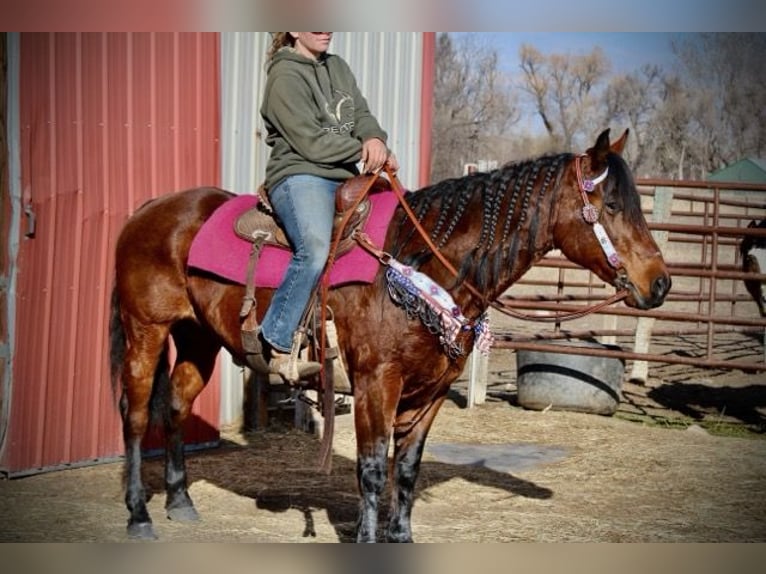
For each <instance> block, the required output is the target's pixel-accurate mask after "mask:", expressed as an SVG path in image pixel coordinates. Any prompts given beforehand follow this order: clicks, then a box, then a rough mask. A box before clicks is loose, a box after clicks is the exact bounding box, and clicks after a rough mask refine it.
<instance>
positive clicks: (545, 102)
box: [519, 44, 610, 149]
mask: <svg viewBox="0 0 766 574" xmlns="http://www.w3.org/2000/svg"><path fill="white" fill-rule="evenodd" d="M519 58H520V60H521V64H520V65H521V70H522V72H523V82H522V85H521V89H522V90H523V91H524V92H526V93H527V94H528V95H529V97H530V98H531V100H532V104H533V106H534V108H535V111H536V113H537V115H539V116H540V119H541V120H542V122H543V126H544V128H545V130H546V132H547V133H548V135H549V136H550V138H551V140H552V143H553V144H554V145H556V146H559V147H562V148H564V149H572V148H573V147H575V146H576V145H578V144H580V143H582V142H584V141H587V140H588V139H589V138H590V137H591V136H592V132H593V130H594V120H595V117H596V115H597V113H596V112H597V109H598V105H599V101H598V97H597V96H598V88H599V87H600V85H601V84H602V83H603V82H604V81H605V79H606V76H607V74H608V72H609V69H610V63H609V60H608V59H607V58H606V56H605V54H604V51H603V50H602V49H601V48H599V47H596V48H594V49H593V50H592V51H591V52H590V53H588V54H584V55H575V54H550V55H545V54H542V53H541V52H540V51H539V50H538V49H537V48H535V47H533V46H530V45H529V44H522V46H521V48H520V49H519Z"/></svg>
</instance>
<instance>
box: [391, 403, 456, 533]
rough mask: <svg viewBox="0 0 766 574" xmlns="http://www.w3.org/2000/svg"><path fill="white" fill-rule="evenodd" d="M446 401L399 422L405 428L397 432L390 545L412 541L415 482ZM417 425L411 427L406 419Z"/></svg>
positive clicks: (404, 417)
mask: <svg viewBox="0 0 766 574" xmlns="http://www.w3.org/2000/svg"><path fill="white" fill-rule="evenodd" d="M443 401H444V397H440V398H439V399H437V400H436V401H435V402H433V403H431V404H430V405H429V406H428V407H427V410H426V412H425V413H424V414H420V413H414V414H413V413H405V414H404V416H401V417H399V419H398V420H397V428H403V429H406V430H405V431H403V432H395V433H394V469H393V472H394V476H393V478H392V480H393V489H392V492H391V510H390V515H389V522H388V532H387V534H386V539H387V540H388V542H412V521H411V518H412V505H413V503H414V499H415V483H416V481H417V479H418V474H419V473H420V462H421V460H422V458H423V448H424V447H425V444H426V437H427V436H428V431H429V430H430V428H431V423H432V422H433V420H434V417H435V416H436V413H437V412H438V411H439V407H440V406H441V404H442V402H443ZM413 417H414V419H415V420H417V422H416V423H415V424H412V425H408V424H407V423H406V421H407V420H413Z"/></svg>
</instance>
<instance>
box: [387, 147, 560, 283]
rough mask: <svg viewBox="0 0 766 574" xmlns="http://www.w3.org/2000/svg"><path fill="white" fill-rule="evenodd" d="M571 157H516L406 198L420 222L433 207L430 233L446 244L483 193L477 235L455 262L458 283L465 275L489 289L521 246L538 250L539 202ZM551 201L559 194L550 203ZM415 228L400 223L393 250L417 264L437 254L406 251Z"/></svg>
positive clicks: (555, 185)
mask: <svg viewBox="0 0 766 574" xmlns="http://www.w3.org/2000/svg"><path fill="white" fill-rule="evenodd" d="M573 157H574V156H573V154H571V153H560V154H556V155H546V156H542V157H539V158H536V159H530V160H524V161H520V162H512V163H508V164H506V165H504V166H502V167H501V168H499V169H497V170H494V171H491V172H487V173H474V174H471V175H468V176H464V177H460V178H453V179H447V180H444V181H442V182H439V183H436V184H434V185H431V186H429V187H425V188H423V189H421V190H419V191H417V192H415V193H410V194H407V201H408V203H409V205H410V206H411V207H412V210H413V212H414V213H415V214H416V215H417V217H418V219H419V220H420V221H423V220H424V218H425V217H426V216H427V215H428V213H429V212H431V211H432V210H435V211H436V213H437V214H438V215H437V218H436V222H435V223H434V225H433V226H432V227H431V231H430V237H431V240H432V241H433V242H434V244H435V245H436V246H437V247H438V248H439V249H442V248H443V247H444V246H445V245H446V244H447V242H448V241H449V240H450V238H451V237H452V236H453V232H454V231H455V230H456V229H457V227H458V225H459V224H460V222H461V221H462V220H463V219H464V218H466V217H475V215H474V213H469V212H468V209H467V208H468V206H469V205H470V204H471V203H472V201H473V200H474V198H475V196H477V195H479V196H480V197H481V205H482V213H481V231H480V235H479V240H478V242H477V244H476V247H475V248H474V249H473V250H471V251H469V252H467V253H466V254H465V256H464V257H463V259H462V261H460V263H459V266H457V265H456V267H458V271H459V275H458V277H457V278H456V280H455V285H457V284H458V283H460V282H461V281H463V280H466V279H467V280H468V281H470V282H472V283H473V284H474V285H475V286H476V287H478V288H479V289H481V290H485V289H486V288H487V287H488V286H490V285H493V284H496V283H498V282H499V281H501V280H502V279H503V278H504V277H506V276H507V275H508V274H510V273H511V272H512V270H513V268H514V266H515V262H516V260H517V255H518V254H519V251H520V250H521V249H522V248H524V249H529V250H530V251H534V242H535V237H536V235H537V230H538V227H539V225H540V209H539V207H540V206H542V205H543V198H544V197H545V196H546V195H548V194H550V193H555V190H556V189H557V188H558V186H559V182H560V180H561V176H562V173H563V171H564V167H565V166H566V165H567V163H568V162H569V161H570V160H571V159H572V158H573ZM553 201H555V197H552V198H550V201H549V202H548V204H549V205H550V204H552V202H553ZM525 226H526V229H527V230H528V233H526V234H525V235H526V244H525V245H522V243H521V236H522V234H521V233H519V231H521V230H523V229H525ZM414 233H415V231H414V229H409V230H408V231H406V232H405V230H404V220H402V221H400V222H399V231H398V234H397V240H396V241H395V243H394V244H395V248H394V250H393V255H394V257H398V258H401V260H402V262H403V263H405V264H407V265H410V266H412V267H413V268H416V269H417V268H418V267H420V266H421V265H423V264H424V263H425V262H427V261H428V260H429V259H430V258H431V257H432V256H433V254H432V253H431V251H430V250H429V249H428V248H425V249H422V250H420V251H417V252H415V253H409V254H402V252H401V251H402V248H403V247H404V246H406V245H407V244H408V243H409V241H410V240H411V239H412V236H413V234H414Z"/></svg>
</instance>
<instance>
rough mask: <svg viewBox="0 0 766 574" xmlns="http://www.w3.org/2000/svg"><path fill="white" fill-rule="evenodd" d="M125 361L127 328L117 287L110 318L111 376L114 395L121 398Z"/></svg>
mask: <svg viewBox="0 0 766 574" xmlns="http://www.w3.org/2000/svg"><path fill="white" fill-rule="evenodd" d="M124 360H125V328H124V327H123V324H122V315H120V295H119V293H117V287H116V286H115V287H112V302H111V305H110V316H109V375H110V378H111V382H112V395H113V396H114V397H115V399H117V398H118V397H119V392H118V391H119V382H120V378H121V375H122V363H123V361H124Z"/></svg>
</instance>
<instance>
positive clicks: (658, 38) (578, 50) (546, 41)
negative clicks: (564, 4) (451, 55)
mask: <svg viewBox="0 0 766 574" xmlns="http://www.w3.org/2000/svg"><path fill="white" fill-rule="evenodd" d="M473 34H476V36H477V38H479V39H480V41H481V42H486V43H487V44H488V45H490V46H491V47H494V48H495V49H497V51H498V54H499V56H500V59H501V62H500V65H501V68H502V69H503V70H506V71H508V72H510V73H512V74H515V73H516V72H517V71H518V66H519V56H518V54H519V47H520V46H521V45H522V44H531V45H532V46H534V47H535V48H537V49H538V50H540V51H541V52H543V53H544V54H550V53H566V54H586V53H588V52H590V51H592V50H593V48H595V47H596V46H600V47H601V48H602V49H603V50H604V52H605V53H606V55H607V57H608V58H609V60H610V61H611V63H612V66H613V72H615V73H620V72H624V73H628V72H632V71H635V70H637V69H639V68H640V67H641V66H642V65H644V64H659V65H661V66H662V67H663V68H665V70H667V71H670V70H671V69H672V68H673V66H674V63H675V56H674V55H673V52H672V50H671V41H672V40H673V39H674V38H675V39H678V38H683V37H685V36H687V37H688V36H689V34H679V33H675V32H474V33H473Z"/></svg>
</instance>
